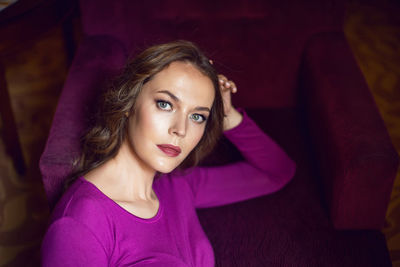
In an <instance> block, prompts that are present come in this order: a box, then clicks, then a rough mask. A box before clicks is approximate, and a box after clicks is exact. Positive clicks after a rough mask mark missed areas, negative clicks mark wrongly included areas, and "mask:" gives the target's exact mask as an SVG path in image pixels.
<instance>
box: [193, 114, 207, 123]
mask: <svg viewBox="0 0 400 267" xmlns="http://www.w3.org/2000/svg"><path fill="white" fill-rule="evenodd" d="M191 117H192V120H194V121H195V122H197V123H202V122H205V121H206V117H205V116H203V115H200V114H192V116H191Z"/></svg>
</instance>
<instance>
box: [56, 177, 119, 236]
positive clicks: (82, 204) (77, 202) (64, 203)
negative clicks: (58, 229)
mask: <svg viewBox="0 0 400 267" xmlns="http://www.w3.org/2000/svg"><path fill="white" fill-rule="evenodd" d="M97 190H98V189H96V188H95V187H94V186H93V185H91V184H89V183H88V182H84V181H83V180H81V179H78V180H76V181H75V182H74V183H73V184H72V185H71V186H70V187H69V188H68V190H67V191H66V192H65V193H64V194H63V196H62V197H61V199H60V201H59V202H58V203H57V205H56V207H55V208H54V211H53V212H52V216H51V219H50V224H53V223H56V222H57V221H58V223H60V222H61V221H62V222H63V223H64V224H65V223H68V224H80V225H82V227H84V228H87V229H89V230H90V231H92V232H93V233H95V234H96V235H99V236H104V235H105V234H106V232H109V231H111V229H113V221H112V217H113V216H112V210H111V209H110V207H109V203H108V202H107V199H106V198H105V197H104V196H102V195H101V194H100V193H99V192H98V191H97ZM65 218H67V219H65Z"/></svg>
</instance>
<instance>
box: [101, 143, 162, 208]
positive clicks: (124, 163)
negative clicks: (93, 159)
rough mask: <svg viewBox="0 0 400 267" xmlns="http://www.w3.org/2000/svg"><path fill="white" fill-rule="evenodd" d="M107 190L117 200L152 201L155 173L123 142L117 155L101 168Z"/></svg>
mask: <svg viewBox="0 0 400 267" xmlns="http://www.w3.org/2000/svg"><path fill="white" fill-rule="evenodd" d="M102 172H103V173H105V174H106V175H105V176H104V177H107V182H106V183H107V184H108V188H112V191H113V192H111V193H112V195H114V196H117V198H118V200H121V201H122V200H125V201H134V200H154V198H155V195H154V193H153V188H152V186H153V181H154V176H155V173H156V171H155V170H154V169H152V168H150V167H149V166H148V165H146V164H145V163H144V162H142V161H141V160H140V159H139V157H138V156H137V155H136V153H135V152H134V151H133V150H132V148H131V147H130V145H129V144H128V142H126V141H124V142H123V143H122V145H121V147H120V149H119V151H118V153H117V155H116V156H115V157H114V158H112V159H111V160H109V161H107V162H106V163H105V164H104V166H103V170H102Z"/></svg>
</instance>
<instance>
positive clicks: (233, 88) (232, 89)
mask: <svg viewBox="0 0 400 267" xmlns="http://www.w3.org/2000/svg"><path fill="white" fill-rule="evenodd" d="M230 82H231V92H232V93H236V92H237V87H236V84H235V83H234V82H233V81H230Z"/></svg>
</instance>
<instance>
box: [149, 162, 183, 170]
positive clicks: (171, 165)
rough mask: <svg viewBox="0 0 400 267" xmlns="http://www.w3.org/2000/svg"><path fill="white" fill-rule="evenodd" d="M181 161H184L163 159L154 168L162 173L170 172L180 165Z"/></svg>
mask: <svg viewBox="0 0 400 267" xmlns="http://www.w3.org/2000/svg"><path fill="white" fill-rule="evenodd" d="M181 162H182V161H181V160H180V161H179V162H178V161H175V162H168V161H166V160H162V161H159V162H157V163H156V164H155V165H156V166H154V167H155V168H154V169H155V170H156V171H157V172H160V173H170V172H172V171H173V170H175V169H176V167H178V166H179V164H181Z"/></svg>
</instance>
